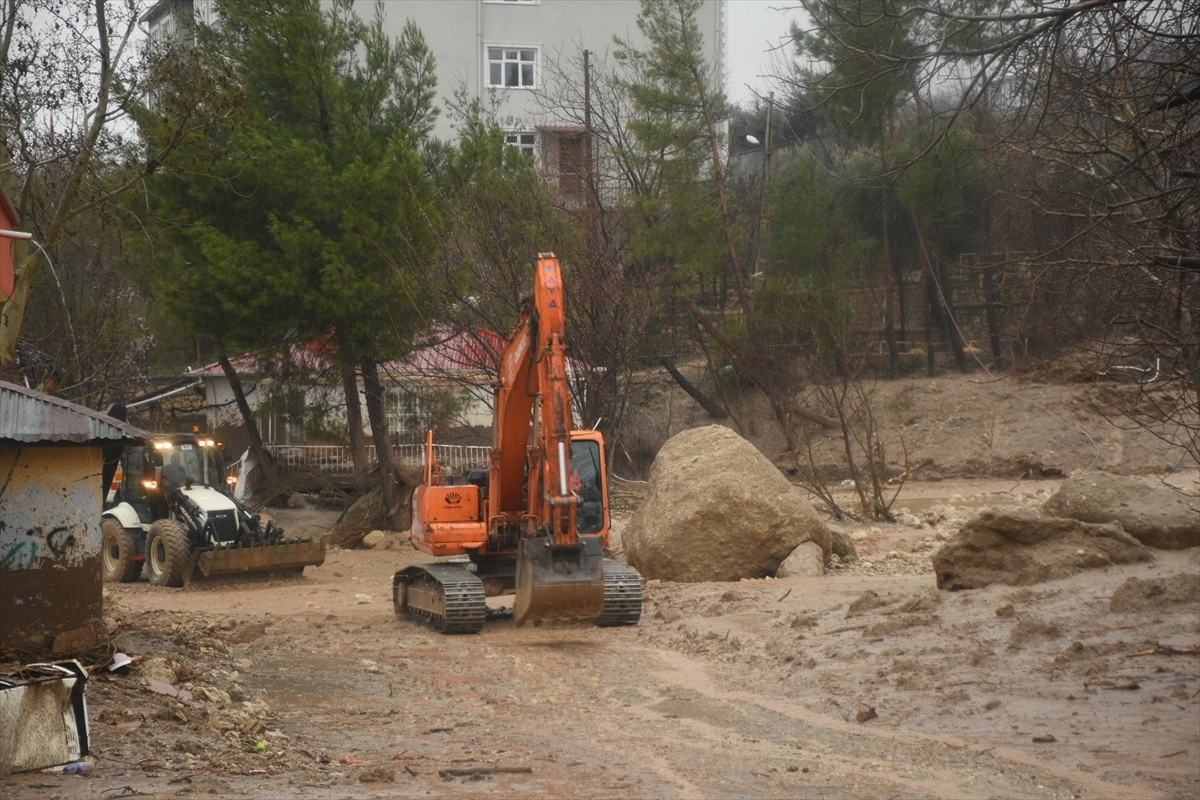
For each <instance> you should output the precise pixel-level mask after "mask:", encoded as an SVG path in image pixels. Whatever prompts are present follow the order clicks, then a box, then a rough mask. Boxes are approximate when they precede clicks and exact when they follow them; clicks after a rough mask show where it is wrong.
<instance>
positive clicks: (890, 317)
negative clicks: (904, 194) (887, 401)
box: [882, 178, 900, 378]
mask: <svg viewBox="0 0 1200 800" xmlns="http://www.w3.org/2000/svg"><path fill="white" fill-rule="evenodd" d="M882 210H883V278H884V281H883V282H884V291H885V292H887V295H886V296H885V297H884V301H883V308H884V338H885V339H886V340H887V348H888V374H889V375H891V376H892V377H893V378H894V377H896V375H897V374H898V373H899V371H900V352H899V350H898V349H897V347H896V301H895V293H896V292H895V289H894V288H893V287H894V286H895V283H896V276H895V274H894V269H893V266H892V239H891V234H890V233H889V231H888V184H887V179H886V178H885V179H884V183H883V209H882Z"/></svg>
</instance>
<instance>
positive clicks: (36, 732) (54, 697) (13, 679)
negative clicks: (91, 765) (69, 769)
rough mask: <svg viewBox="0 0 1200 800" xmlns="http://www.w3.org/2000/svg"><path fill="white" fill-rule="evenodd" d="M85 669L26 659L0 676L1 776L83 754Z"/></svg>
mask: <svg viewBox="0 0 1200 800" xmlns="http://www.w3.org/2000/svg"><path fill="white" fill-rule="evenodd" d="M87 679H88V673H87V669H86V668H85V667H84V666H83V665H82V664H80V663H79V662H78V661H75V660H71V661H60V662H57V663H53V664H30V665H28V666H25V667H22V668H21V669H20V670H18V671H17V672H15V673H13V674H11V675H7V676H0V775H8V774H10V773H14V772H27V771H29V770H35V769H45V768H47V767H57V766H60V765H64V764H69V763H73V762H77V761H80V760H81V759H82V758H83V757H84V756H86V755H87V754H88V749H89V730H88V715H87V699H86V697H85V696H84V690H85V688H86V686H87Z"/></svg>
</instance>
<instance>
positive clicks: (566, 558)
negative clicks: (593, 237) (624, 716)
mask: <svg viewBox="0 0 1200 800" xmlns="http://www.w3.org/2000/svg"><path fill="white" fill-rule="evenodd" d="M565 321H566V307H565V303H564V299H563V285H562V272H561V268H560V266H559V262H558V259H557V258H556V257H555V256H554V254H552V253H542V254H539V255H538V259H537V264H536V267H535V271H534V293H533V296H532V297H530V298H527V299H526V301H525V303H524V305H523V308H522V311H521V316H520V319H519V321H518V323H517V326H516V329H515V330H514V331H513V334H512V337H511V339H510V340H509V343H508V346H507V347H506V348H505V350H504V353H503V354H502V355H501V357H500V362H499V376H498V378H499V379H498V381H497V388H496V398H495V405H494V409H495V417H494V420H493V426H492V435H493V444H492V452H491V458H490V464H489V469H488V471H487V476H486V479H480V478H479V477H478V476H476V477H475V478H473V479H472V480H470V481H469V482H468V481H466V480H464V478H465V476H453V477H452V476H449V475H446V474H443V471H442V469H441V468H440V466H439V465H438V463H437V460H436V458H435V457H434V448H433V432H432V431H430V432H429V434H428V436H427V437H426V442H425V468H424V472H423V474H422V480H421V484H420V485H419V486H418V487H417V489H416V491H415V493H414V495H413V535H412V543H413V545H414V546H415V547H417V548H418V549H420V550H422V551H424V552H426V553H429V554H430V555H434V556H467V557H468V558H467V560H465V561H462V562H453V561H450V562H446V561H443V562H439V563H435V564H424V565H420V564H419V565H414V566H412V567H409V568H407V569H405V570H401V571H400V572H398V573H396V576H395V579H394V580H393V601H394V605H395V610H396V615H397V616H399V617H401V618H403V619H410V620H414V621H417V622H421V623H424V624H427V625H429V626H431V627H433V628H435V629H437V630H442V631H445V632H447V633H452V632H475V631H477V630H479V629H480V628H481V627H482V625H483V620H484V618H485V616H486V614H487V607H486V600H485V597H486V595H487V594H494V593H497V592H500V593H503V592H506V591H510V592H515V595H516V596H515V598H514V601H513V616H514V619H515V620H516V623H517V624H518V625H523V624H526V623H535V624H536V623H540V622H586V623H594V624H597V625H632V624H636V623H637V622H638V620H639V619H640V618H641V608H642V583H641V576H640V575H638V573H637V572H636V571H635V570H632V569H630V568H628V567H625V566H623V565H621V564H619V563H617V562H616V561H613V560H612V559H607V558H605V557H604V549H605V548H606V547H607V546H608V534H609V513H608V484H607V469H606V466H605V462H604V439H603V437H602V436H601V434H600V433H599V432H598V431H589V430H572V425H571V395H570V389H569V386H568V380H567V350H566V337H565ZM454 478H458V479H459V480H458V481H457V482H456V481H455V480H454Z"/></svg>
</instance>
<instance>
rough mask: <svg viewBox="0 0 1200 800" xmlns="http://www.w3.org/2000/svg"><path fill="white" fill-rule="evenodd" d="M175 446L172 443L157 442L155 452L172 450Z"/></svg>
mask: <svg viewBox="0 0 1200 800" xmlns="http://www.w3.org/2000/svg"><path fill="white" fill-rule="evenodd" d="M174 446H175V445H174V444H173V443H171V442H155V443H154V449H155V450H170V449H171V448H173V447H174Z"/></svg>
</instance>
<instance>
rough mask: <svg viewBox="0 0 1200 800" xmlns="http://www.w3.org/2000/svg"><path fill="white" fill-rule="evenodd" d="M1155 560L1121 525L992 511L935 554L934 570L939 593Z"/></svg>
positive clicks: (970, 523) (1025, 583) (1027, 512)
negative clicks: (1080, 553) (1081, 552)
mask: <svg viewBox="0 0 1200 800" xmlns="http://www.w3.org/2000/svg"><path fill="white" fill-rule="evenodd" d="M1080 550H1082V551H1083V553H1084V554H1083V555H1079V554H1078V551H1080ZM1153 558H1154V554H1153V553H1151V552H1150V550H1149V549H1148V548H1147V547H1146V546H1145V545H1143V544H1142V543H1141V542H1139V541H1138V540H1137V539H1134V538H1133V537H1132V536H1130V535H1129V534H1127V533H1125V531H1123V530H1122V529H1121V526H1120V525H1110V524H1104V525H1096V524H1091V523H1087V522H1080V521H1079V520H1075V519H1066V518H1063V517H1043V516H1040V515H1039V514H1037V513H1036V512H1034V511H1030V510H1026V509H1005V510H1003V511H998V510H994V509H988V510H986V511H983V512H981V513H980V514H978V515H977V516H975V517H974V518H972V519H971V520H969V521H968V522H967V523H966V524H965V525H963V527H962V530H960V531H959V532H958V535H957V536H955V537H954V538H953V539H951V540H950V541H949V542H947V543H946V545H945V546H944V547H943V548H942V549H941V550H939V551H938V552H937V554H936V555H934V557H933V568H934V572H936V573H937V585H938V588H939V589H948V590H951V591H955V590H958V589H978V588H980V587H983V586H988V585H990V584H993V583H1005V584H1008V585H1009V586H1028V585H1030V584H1033V583H1041V582H1042V581H1049V580H1055V579H1057V578H1065V577H1067V576H1069V575H1074V574H1075V573H1077V572H1080V571H1082V570H1085V569H1096V568H1098V567H1108V566H1112V565H1113V564H1130V563H1133V562H1135V561H1150V560H1152V559H1153Z"/></svg>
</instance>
